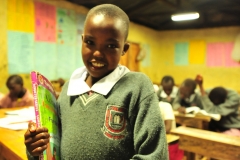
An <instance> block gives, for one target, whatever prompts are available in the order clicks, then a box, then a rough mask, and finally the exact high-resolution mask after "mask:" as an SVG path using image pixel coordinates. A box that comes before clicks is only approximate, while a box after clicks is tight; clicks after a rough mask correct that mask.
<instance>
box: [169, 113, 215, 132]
mask: <svg viewBox="0 0 240 160" xmlns="http://www.w3.org/2000/svg"><path fill="white" fill-rule="evenodd" d="M174 115H175V121H176V123H178V124H181V125H183V126H187V127H192V128H198V129H205V130H207V129H208V124H209V122H210V121H211V117H209V116H204V115H202V116H199V115H197V116H196V115H193V114H180V113H178V112H177V111H175V112H174Z"/></svg>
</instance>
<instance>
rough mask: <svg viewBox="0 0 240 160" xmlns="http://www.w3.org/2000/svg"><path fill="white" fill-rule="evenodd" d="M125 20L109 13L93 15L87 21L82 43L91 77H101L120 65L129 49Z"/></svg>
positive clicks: (85, 62)
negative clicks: (109, 15)
mask: <svg viewBox="0 0 240 160" xmlns="http://www.w3.org/2000/svg"><path fill="white" fill-rule="evenodd" d="M122 25H123V22H122V21H121V20H120V19H118V18H112V17H108V16H107V15H102V14H98V15H91V16H90V17H88V18H87V20H86V23H85V30H84V34H83V44H82V58H83V62H84V64H85V66H86V68H87V70H88V73H89V74H90V76H91V77H93V78H97V79H101V78H102V77H104V76H106V75H107V74H109V73H110V72H112V71H113V70H114V69H115V68H116V67H117V65H118V63H119V60H120V57H121V55H122V54H123V53H124V52H126V51H127V49H128V44H127V43H125V34H126V33H125V31H124V29H123V28H124V27H122Z"/></svg>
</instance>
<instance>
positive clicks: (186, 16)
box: [171, 12, 199, 21]
mask: <svg viewBox="0 0 240 160" xmlns="http://www.w3.org/2000/svg"><path fill="white" fill-rule="evenodd" d="M171 18H172V20H173V21H186V20H193V19H198V18H199V13H197V12H192V13H182V14H173V15H172V17H171Z"/></svg>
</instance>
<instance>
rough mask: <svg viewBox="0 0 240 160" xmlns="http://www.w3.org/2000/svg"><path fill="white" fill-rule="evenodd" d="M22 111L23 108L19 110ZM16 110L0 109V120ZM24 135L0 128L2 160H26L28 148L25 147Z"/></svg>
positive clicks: (0, 159) (23, 131)
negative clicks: (7, 112)
mask: <svg viewBox="0 0 240 160" xmlns="http://www.w3.org/2000/svg"><path fill="white" fill-rule="evenodd" d="M18 109H21V108H18ZM10 110H15V109H0V118H3V117H4V116H5V112H6V111H10ZM24 133H25V130H22V131H14V130H9V129H5V128H0V160H5V159H6V160H26V159H27V156H26V148H25V145H24Z"/></svg>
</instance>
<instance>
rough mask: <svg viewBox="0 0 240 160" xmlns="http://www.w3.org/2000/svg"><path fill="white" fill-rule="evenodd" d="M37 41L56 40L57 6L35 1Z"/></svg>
mask: <svg viewBox="0 0 240 160" xmlns="http://www.w3.org/2000/svg"><path fill="white" fill-rule="evenodd" d="M35 27H36V31H35V41H41V42H56V8H55V6H52V5H49V4H45V3H41V2H37V1H36V2H35Z"/></svg>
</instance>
